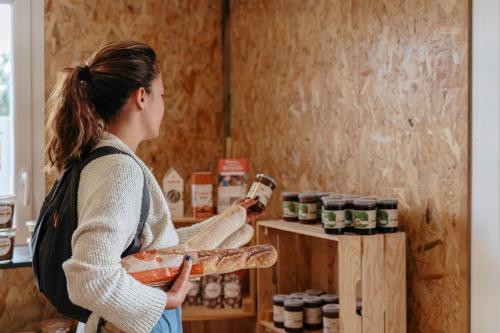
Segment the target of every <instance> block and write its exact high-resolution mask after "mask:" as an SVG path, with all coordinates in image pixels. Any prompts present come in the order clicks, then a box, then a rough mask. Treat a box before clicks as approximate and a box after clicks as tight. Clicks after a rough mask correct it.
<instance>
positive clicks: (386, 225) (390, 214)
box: [377, 198, 398, 233]
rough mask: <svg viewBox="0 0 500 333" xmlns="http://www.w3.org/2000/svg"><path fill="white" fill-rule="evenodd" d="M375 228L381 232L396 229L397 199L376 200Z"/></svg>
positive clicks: (395, 230)
mask: <svg viewBox="0 0 500 333" xmlns="http://www.w3.org/2000/svg"><path fill="white" fill-rule="evenodd" d="M377 230H378V231H379V232H381V233H391V232H397V231H398V200H397V199H386V198H381V199H378V200H377Z"/></svg>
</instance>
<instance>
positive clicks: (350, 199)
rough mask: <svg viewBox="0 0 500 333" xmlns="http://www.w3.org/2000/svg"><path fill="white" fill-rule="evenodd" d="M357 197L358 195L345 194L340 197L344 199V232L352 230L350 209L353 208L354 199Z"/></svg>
mask: <svg viewBox="0 0 500 333" xmlns="http://www.w3.org/2000/svg"><path fill="white" fill-rule="evenodd" d="M358 198H359V195H345V196H343V197H342V199H343V200H345V228H344V231H345V232H354V225H353V222H352V211H353V210H354V200H356V199H358Z"/></svg>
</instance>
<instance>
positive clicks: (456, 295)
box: [231, 0, 470, 332]
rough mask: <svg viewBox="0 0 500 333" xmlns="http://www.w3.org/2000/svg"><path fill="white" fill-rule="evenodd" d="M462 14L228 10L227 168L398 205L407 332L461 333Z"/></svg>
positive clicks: (433, 4) (464, 203) (316, 1)
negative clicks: (245, 167)
mask: <svg viewBox="0 0 500 333" xmlns="http://www.w3.org/2000/svg"><path fill="white" fill-rule="evenodd" d="M469 14H470V13H469V2H468V1H467V0H440V1H435V0H422V1H399V0H366V1H365V0H363V1H354V0H352V1H345V0H311V1H301V0H293V1H291V0H275V1H264V0H261V1H259V0H252V1H250V0H248V1H245V0H234V1H232V2H231V102H232V103H231V109H232V115H231V117H232V141H233V155H235V156H248V157H249V158H250V161H251V169H252V170H254V171H255V170H262V171H264V172H267V173H269V174H271V175H273V176H274V177H276V178H277V179H278V180H279V182H280V187H279V190H283V189H287V190H300V191H304V190H330V191H332V190H333V191H336V192H339V193H358V194H363V195H378V196H391V197H396V198H398V199H399V200H400V222H401V224H402V226H403V228H404V230H405V231H406V232H407V236H408V254H407V256H408V297H409V299H408V302H409V313H408V319H409V326H408V327H409V331H410V332H465V331H466V330H467V327H468V273H469V270H468V269H469V268H468V258H469V254H468V253H469V251H468V236H467V235H468V200H467V196H468V185H467V182H468V94H469V88H468V65H469V63H468V42H469V33H468V29H469ZM278 197H279V192H278V193H277V195H276V198H275V199H274V200H273V202H272V205H271V207H270V215H271V216H273V217H277V216H279V215H280V209H281V208H280V202H281V200H280V199H278Z"/></svg>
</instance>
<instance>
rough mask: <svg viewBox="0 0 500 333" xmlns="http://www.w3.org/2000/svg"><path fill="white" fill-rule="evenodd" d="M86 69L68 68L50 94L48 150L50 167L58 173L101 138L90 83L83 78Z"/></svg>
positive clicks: (78, 67)
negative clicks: (88, 89)
mask: <svg viewBox="0 0 500 333" xmlns="http://www.w3.org/2000/svg"><path fill="white" fill-rule="evenodd" d="M84 68H85V67H80V66H76V67H74V68H65V69H64V70H63V73H62V75H59V78H58V82H57V83H56V86H55V88H54V90H53V92H52V94H51V95H50V97H49V103H48V107H49V119H48V123H47V127H48V128H47V129H48V134H49V142H48V144H47V148H46V153H47V156H48V159H49V168H54V167H55V169H57V171H58V172H61V171H62V170H64V168H65V167H66V166H67V165H68V164H69V163H71V162H74V161H78V160H80V159H81V157H82V156H83V155H85V154H86V153H88V152H89V151H90V149H91V148H92V147H93V146H94V145H95V144H96V143H97V141H98V140H99V136H100V133H99V132H100V124H99V122H100V121H99V118H98V116H97V112H96V110H95V108H94V106H93V104H92V103H91V102H90V100H89V97H88V94H87V92H86V84H87V82H86V81H84V80H81V78H82V75H81V74H82V72H83V71H85V69H84ZM87 70H88V68H87Z"/></svg>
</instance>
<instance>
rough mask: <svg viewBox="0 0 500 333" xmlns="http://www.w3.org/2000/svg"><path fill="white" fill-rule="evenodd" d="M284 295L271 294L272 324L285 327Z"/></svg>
mask: <svg viewBox="0 0 500 333" xmlns="http://www.w3.org/2000/svg"><path fill="white" fill-rule="evenodd" d="M286 298H287V296H286V295H274V296H273V322H274V326H276V327H279V328H283V327H285V299H286Z"/></svg>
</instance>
